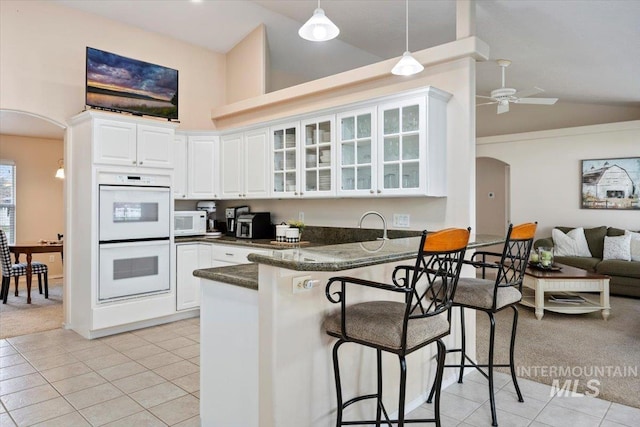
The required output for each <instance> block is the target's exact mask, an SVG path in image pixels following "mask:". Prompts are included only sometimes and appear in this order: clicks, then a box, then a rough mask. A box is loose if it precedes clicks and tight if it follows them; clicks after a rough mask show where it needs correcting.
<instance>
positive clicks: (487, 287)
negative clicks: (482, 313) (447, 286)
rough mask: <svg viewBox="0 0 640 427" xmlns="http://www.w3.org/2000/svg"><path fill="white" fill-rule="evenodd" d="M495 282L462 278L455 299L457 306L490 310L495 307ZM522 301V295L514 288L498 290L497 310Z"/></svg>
mask: <svg viewBox="0 0 640 427" xmlns="http://www.w3.org/2000/svg"><path fill="white" fill-rule="evenodd" d="M494 288H495V281H494V280H484V279H471V278H466V277H465V278H463V277H461V278H460V279H459V280H458V287H457V288H456V293H455V295H454V297H453V303H454V304H455V305H464V306H466V307H477V308H481V309H488V310H490V309H491V308H492V307H493V291H494ZM521 299H522V294H521V293H520V291H519V290H517V289H516V288H514V287H513V286H505V287H500V288H498V298H497V299H496V310H497V309H499V308H502V307H504V306H506V305H509V304H513V303H516V302H518V301H520V300H521Z"/></svg>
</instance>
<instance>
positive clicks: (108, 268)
mask: <svg viewBox="0 0 640 427" xmlns="http://www.w3.org/2000/svg"><path fill="white" fill-rule="evenodd" d="M170 260H171V242H170V241H169V240H147V241H141V242H125V243H107V244H102V245H100V280H99V285H98V300H99V301H103V302H104V301H107V300H111V299H115V298H123V297H136V296H140V295H145V294H151V293H157V292H165V291H168V290H169V289H170V281H169V277H170V271H169V265H170Z"/></svg>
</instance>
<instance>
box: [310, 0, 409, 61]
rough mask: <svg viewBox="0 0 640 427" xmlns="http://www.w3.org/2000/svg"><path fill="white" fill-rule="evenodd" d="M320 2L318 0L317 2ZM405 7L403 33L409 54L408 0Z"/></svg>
mask: <svg viewBox="0 0 640 427" xmlns="http://www.w3.org/2000/svg"><path fill="white" fill-rule="evenodd" d="M318 1H320V0H318ZM405 5H406V10H405V18H406V29H407V30H406V32H405V36H406V47H407V48H406V49H405V52H409V0H406V1H405Z"/></svg>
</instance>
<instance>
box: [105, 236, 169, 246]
mask: <svg viewBox="0 0 640 427" xmlns="http://www.w3.org/2000/svg"><path fill="white" fill-rule="evenodd" d="M169 240H171V238H170V237H146V238H144V239H117V240H100V241H99V242H98V243H99V244H101V245H110V244H113V243H140V242H162V241H169Z"/></svg>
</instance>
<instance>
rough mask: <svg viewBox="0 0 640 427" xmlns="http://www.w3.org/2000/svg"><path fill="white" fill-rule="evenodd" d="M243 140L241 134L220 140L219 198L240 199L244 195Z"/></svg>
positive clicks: (226, 136)
mask: <svg viewBox="0 0 640 427" xmlns="http://www.w3.org/2000/svg"><path fill="white" fill-rule="evenodd" d="M243 147H244V139H243V135H242V134H241V133H236V134H233V135H225V136H223V137H221V138H220V159H222V161H221V162H220V194H221V195H220V197H221V198H223V199H240V198H242V197H243V194H244V175H243V174H244V158H243V157H244V150H243Z"/></svg>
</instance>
